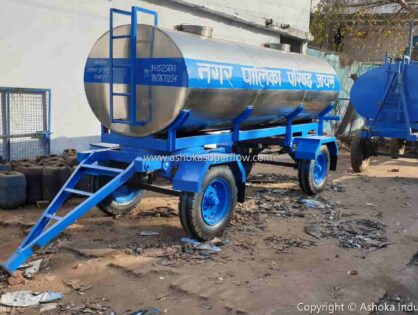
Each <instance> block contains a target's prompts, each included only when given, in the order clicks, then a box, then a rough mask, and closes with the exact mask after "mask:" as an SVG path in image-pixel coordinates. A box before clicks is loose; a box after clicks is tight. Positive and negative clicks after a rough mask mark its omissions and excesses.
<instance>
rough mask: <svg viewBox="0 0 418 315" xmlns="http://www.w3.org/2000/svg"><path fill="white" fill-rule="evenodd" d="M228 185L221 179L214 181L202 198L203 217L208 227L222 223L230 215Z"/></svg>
mask: <svg viewBox="0 0 418 315" xmlns="http://www.w3.org/2000/svg"><path fill="white" fill-rule="evenodd" d="M230 199H231V198H230V190H229V185H228V183H227V182H226V181H225V180H224V179H221V178H216V179H214V180H213V181H212V182H211V183H210V184H209V185H208V186H207V187H206V190H205V192H204V194H203V198H202V217H203V221H204V222H205V223H206V224H208V225H216V224H218V223H220V222H222V221H223V220H224V219H225V218H226V217H227V216H228V214H229V211H230V207H231V201H230Z"/></svg>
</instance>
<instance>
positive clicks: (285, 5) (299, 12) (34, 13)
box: [0, 0, 310, 153]
mask: <svg viewBox="0 0 418 315" xmlns="http://www.w3.org/2000/svg"><path fill="white" fill-rule="evenodd" d="M192 1H193V3H197V4H202V5H207V6H209V7H211V8H212V9H216V10H221V11H224V13H228V14H233V13H234V12H237V13H238V14H239V16H240V18H243V19H248V20H250V21H253V22H257V23H262V21H261V20H260V19H261V17H263V16H264V15H265V16H266V17H267V18H273V19H274V20H275V21H278V20H280V19H283V23H289V24H291V26H294V27H297V28H300V29H302V30H307V29H308V25H309V14H307V12H309V10H310V4H309V3H310V1H309V0H293V1H292V2H290V1H288V0H260V1H255V0H232V1H226V0H212V1H210V0H192ZM132 5H137V6H143V7H145V8H149V9H152V10H156V11H158V13H159V17H160V25H161V26H162V27H168V28H172V27H173V26H174V25H176V24H180V23H194V24H202V25H209V26H213V27H214V29H215V31H214V36H215V37H218V38H224V39H229V40H235V41H242V42H248V43H252V44H255V45H260V44H261V43H264V42H267V41H274V40H275V39H276V40H277V38H274V37H275V36H271V35H265V34H262V33H260V31H251V30H248V29H242V28H239V27H236V26H229V25H226V24H223V23H221V22H219V21H214V20H211V19H210V18H205V17H204V16H202V15H200V16H195V15H192V14H189V13H187V12H184V8H181V9H180V8H178V9H175V8H173V7H172V6H170V8H168V7H165V6H157V5H154V4H150V3H149V2H146V1H139V0H137V1H133V0H0V86H15V87H32V88H50V89H52V132H53V143H52V150H53V152H55V153H57V152H60V151H62V150H63V149H64V148H66V147H76V148H78V149H84V148H86V147H87V145H88V143H91V142H97V141H99V138H98V137H97V135H98V134H99V133H100V126H99V123H98V121H97V120H96V118H95V117H94V116H93V114H92V112H91V110H90V107H89V106H88V104H87V100H86V97H85V94H84V87H83V69H84V62H85V60H86V58H87V56H88V53H89V50H90V48H91V46H92V45H93V43H94V42H95V41H96V39H97V38H98V37H99V36H100V35H102V34H103V33H104V32H106V31H107V30H108V28H109V9H110V8H111V7H115V8H120V9H125V10H129V9H130V7H131V6H132ZM292 12H293V13H292ZM272 15H274V16H272ZM276 16H277V18H275V17H276ZM285 18H287V19H285ZM292 20H293V22H292ZM146 21H150V20H146ZM262 24H263V25H264V23H262Z"/></svg>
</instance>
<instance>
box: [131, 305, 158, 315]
mask: <svg viewBox="0 0 418 315" xmlns="http://www.w3.org/2000/svg"><path fill="white" fill-rule="evenodd" d="M160 314H161V310H160V309H159V308H155V307H153V308H150V309H148V310H138V311H135V312H133V313H130V314H129V315H160Z"/></svg>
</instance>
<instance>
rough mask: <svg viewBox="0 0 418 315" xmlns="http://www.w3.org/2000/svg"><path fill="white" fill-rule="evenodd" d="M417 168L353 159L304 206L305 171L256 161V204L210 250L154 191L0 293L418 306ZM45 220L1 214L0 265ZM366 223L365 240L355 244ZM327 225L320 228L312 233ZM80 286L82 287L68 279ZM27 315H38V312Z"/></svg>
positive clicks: (50, 251) (250, 198) (97, 301)
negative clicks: (192, 244) (196, 242)
mask: <svg viewBox="0 0 418 315" xmlns="http://www.w3.org/2000/svg"><path fill="white" fill-rule="evenodd" d="M416 163H417V162H416V161H413V160H403V159H400V160H389V159H386V158H377V159H375V160H374V161H373V162H372V167H371V168H369V170H368V171H367V172H365V173H363V174H361V175H358V174H354V173H352V172H351V167H350V163H349V156H348V154H347V153H344V152H343V153H342V154H341V156H340V160H339V165H338V171H337V172H332V174H331V178H330V181H329V182H328V187H327V189H326V191H325V192H323V193H322V195H321V196H320V197H319V198H318V199H317V200H318V201H320V202H321V205H322V206H323V207H322V208H308V207H306V206H305V205H303V204H302V203H301V202H300V199H301V198H306V196H304V195H303V194H302V193H301V192H300V190H299V187H298V183H297V173H296V171H295V170H292V169H284V168H280V167H273V166H268V165H256V166H255V168H254V172H253V174H254V175H253V177H252V181H251V183H250V184H249V185H248V186H249V188H248V195H247V202H246V203H245V204H243V205H241V206H239V207H238V209H237V211H236V214H235V217H234V219H233V221H232V224H231V226H230V227H229V228H228V230H227V232H226V233H225V236H224V240H228V241H229V243H228V244H226V245H223V246H221V247H220V248H221V249H222V251H221V252H220V253H217V254H211V255H203V253H199V252H196V251H193V250H192V249H190V248H189V247H187V246H184V245H182V242H181V240H180V239H181V238H182V237H186V235H185V232H184V231H183V230H182V228H181V225H180V222H179V218H178V216H177V198H175V197H166V196H162V195H157V194H150V195H147V196H146V198H145V199H144V200H143V201H142V202H141V204H140V205H139V206H138V207H137V209H136V210H135V211H133V212H132V213H131V214H130V215H129V216H128V217H122V218H117V219H113V218H109V217H107V216H105V215H104V214H102V213H101V212H100V211H99V210H97V209H94V210H93V211H91V212H90V213H89V214H88V215H87V216H86V217H85V218H83V219H82V220H80V221H79V222H77V223H76V224H74V225H73V226H71V228H69V229H67V230H66V231H65V232H64V233H63V234H62V235H61V236H60V237H59V239H58V240H56V241H55V242H54V243H53V244H52V245H51V246H49V247H48V248H47V249H46V250H43V251H40V252H39V253H38V254H37V255H36V257H35V258H43V259H44V262H43V268H42V269H41V271H40V272H39V273H37V274H36V275H35V277H34V278H33V279H26V280H25V282H24V283H21V284H15V285H13V286H9V287H7V288H4V289H0V292H1V291H3V292H9V291H17V290H23V289H25V290H33V291H46V290H53V291H59V292H62V293H63V294H64V298H63V300H62V301H60V302H59V308H58V309H56V310H53V311H50V312H49V313H50V314H58V313H60V312H61V313H64V314H82V313H100V312H101V313H102V314H111V311H110V310H111V309H112V310H114V311H115V312H116V313H117V314H129V313H131V312H133V311H135V310H138V309H146V308H149V307H157V308H160V309H161V311H162V312H163V313H167V314H260V315H261V314H298V313H303V312H302V311H300V309H301V307H304V306H305V305H307V306H309V305H330V304H335V303H337V304H344V305H345V306H347V305H348V304H349V303H355V305H356V307H357V308H356V310H354V311H353V312H350V311H348V310H347V309H345V310H344V311H341V312H336V313H339V314H368V313H370V310H365V309H364V308H362V307H361V306H362V305H364V304H363V303H365V304H366V305H369V304H371V303H376V305H379V303H380V304H382V303H386V302H387V303H395V302H399V303H407V302H408V303H409V302H411V303H416V304H417V305H418V255H417V253H418V168H417V164H416ZM77 202H79V200H77V199H72V200H71V201H70V202H69V203H68V204H67V208H71V206H74V205H76V204H77ZM172 209H174V210H172ZM40 214H41V212H40V210H39V209H36V208H34V207H26V208H22V209H18V210H13V211H0V226H1V228H0V260H1V261H3V260H5V259H6V258H7V257H8V255H10V254H11V253H12V252H13V251H14V249H15V248H17V246H18V245H19V243H20V242H21V240H22V237H23V236H24V234H25V233H26V232H27V231H28V229H29V228H30V226H31V225H32V224H34V221H35V220H36V219H37V217H38V216H39V215H40ZM364 222H366V227H365V228H364V226H363V230H361V231H363V232H364V231H366V232H364V233H366V234H363V236H362V237H359V238H357V241H358V242H359V243H356V242H354V243H353V242H352V241H353V238H352V237H354V236H356V235H357V236H358V235H361V233H362V232H359V230H358V227H359V226H360V224H365V223H364ZM356 224H359V225H356ZM318 226H319V227H320V229H323V230H322V232H321V231H320V232H321V233H320V232H318V230H315V228H312V227H318ZM347 226H349V228H347ZM342 227H343V228H342ZM350 229H353V230H352V231H351V232H350ZM141 231H155V232H158V233H159V235H156V236H140V235H139V233H140V232H141ZM315 231H316V232H315ZM344 231H345V232H344ZM347 231H349V232H347ZM307 232H308V233H309V234H308V233H307ZM343 233H345V234H343ZM350 242H351V243H350ZM344 244H345V245H344ZM347 244H348V245H347ZM350 244H352V246H350ZM342 246H348V247H342ZM350 247H361V248H350ZM76 280H77V281H79V282H81V284H82V285H81V286H82V287H83V286H84V287H83V288H82V289H81V291H83V292H79V291H77V290H75V289H73V288H72V287H71V286H69V285H66V284H65V282H68V281H76ZM300 303H303V304H300ZM0 310H3V311H5V312H6V311H8V310H7V309H4V308H3V309H1V308H0ZM0 313H1V311H0ZM17 313H23V314H39V308H33V309H17ZM307 313H309V312H307ZM319 313H320V314H327V313H331V312H330V311H329V309H328V311H324V310H323V311H321V312H319ZM377 313H379V312H377ZM417 313H418V312H417ZM43 314H47V312H44V313H43ZM391 314H398V313H391ZM399 314H402V313H399Z"/></svg>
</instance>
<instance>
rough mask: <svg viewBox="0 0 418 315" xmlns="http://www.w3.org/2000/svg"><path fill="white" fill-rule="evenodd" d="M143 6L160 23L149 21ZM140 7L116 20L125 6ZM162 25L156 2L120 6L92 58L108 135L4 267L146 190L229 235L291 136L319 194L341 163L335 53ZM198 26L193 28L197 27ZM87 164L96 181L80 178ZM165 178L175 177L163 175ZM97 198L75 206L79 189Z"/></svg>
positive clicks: (302, 175)
mask: <svg viewBox="0 0 418 315" xmlns="http://www.w3.org/2000/svg"><path fill="white" fill-rule="evenodd" d="M138 13H145V14H151V15H152V16H153V17H154V19H155V23H154V25H144V24H138V23H137V22H138V21H137V19H138ZM115 14H122V15H126V16H129V17H130V18H131V24H130V25H122V26H118V27H114V25H113V17H114V15H115ZM181 29H182V30H183V31H178V30H168V29H162V28H159V27H158V15H157V13H156V12H153V11H149V10H146V9H143V8H139V7H133V8H132V11H122V10H118V9H111V12H110V30H109V31H108V32H107V33H105V34H104V35H103V36H101V37H100V38H99V39H98V40H97V42H96V43H95V44H94V46H93V48H92V49H91V52H90V55H89V56H88V58H87V62H86V66H85V73H84V83H85V91H86V95H87V99H88V103H89V104H90V106H91V109H92V110H93V112H94V114H95V115H96V117H97V119H98V120H99V121H100V122H101V124H102V135H101V137H102V144H100V145H96V146H95V147H94V148H93V149H92V150H91V151H88V152H82V153H80V154H79V156H78V158H79V161H80V164H79V166H78V168H77V170H76V171H75V172H74V173H73V175H72V177H71V178H70V179H69V180H68V182H67V183H66V185H65V186H64V187H63V188H62V190H61V191H60V193H59V194H58V195H57V197H56V198H55V199H54V200H53V201H52V203H51V204H50V206H49V207H48V208H47V209H46V211H45V213H44V214H43V215H42V217H41V218H40V220H39V222H38V223H37V224H36V226H35V227H34V228H33V230H32V232H31V233H30V234H29V235H28V236H27V238H26V239H25V240H24V242H23V243H22V244H21V246H20V247H19V248H18V249H17V250H16V252H15V253H14V254H13V255H12V256H11V257H10V258H9V259H8V261H6V262H5V263H4V264H3V265H2V266H3V267H4V269H6V270H7V271H9V272H13V271H14V270H16V269H17V268H18V266H19V265H20V264H22V263H23V262H24V261H25V260H26V259H27V258H29V257H30V256H31V255H32V254H33V252H34V251H36V250H37V249H39V248H41V247H43V246H45V245H46V244H47V243H48V242H49V241H51V240H52V239H53V238H55V237H56V236H57V235H58V234H59V233H60V232H61V231H63V230H64V229H65V228H66V227H67V226H68V225H70V224H72V223H73V222H74V221H75V220H77V219H79V218H80V217H81V216H83V215H84V214H85V213H86V212H87V211H89V210H90V209H91V208H92V207H94V206H96V205H98V206H99V208H101V209H102V210H104V211H105V212H107V213H108V214H111V215H115V214H120V213H123V212H126V211H129V210H130V209H132V208H133V207H134V206H136V205H137V204H138V202H139V201H140V200H141V197H142V193H143V192H144V191H145V190H150V191H156V192H160V193H165V194H169V195H174V196H178V197H179V216H180V220H181V224H182V226H183V228H184V230H185V231H186V232H187V233H189V234H191V235H192V236H194V237H195V238H197V239H200V240H208V239H211V238H213V237H214V236H216V235H220V234H222V232H223V231H224V229H225V228H226V226H227V225H228V223H229V221H230V219H231V216H232V214H233V211H234V208H235V205H236V203H237V202H244V196H245V183H246V179H247V176H248V174H249V172H250V170H251V165H252V164H253V162H254V161H255V159H256V157H257V155H258V154H259V153H260V152H261V151H262V150H263V149H264V148H266V147H267V146H269V145H277V146H281V151H280V152H281V153H286V154H289V155H290V156H291V158H292V160H293V161H292V162H291V163H290V162H286V163H285V162H274V161H271V163H272V164H276V165H281V166H290V167H294V168H296V169H297V171H298V174H299V182H300V186H301V188H302V190H303V191H304V192H305V193H307V194H310V195H312V194H316V193H319V192H320V191H321V190H322V189H323V188H324V186H325V183H326V180H327V176H328V173H329V171H330V170H335V168H336V165H337V155H338V148H337V144H336V140H335V138H334V137H331V136H326V135H324V134H323V126H324V122H325V121H327V120H335V119H338V117H335V116H330V115H328V114H329V113H330V111H331V110H332V108H333V102H334V101H335V100H336V98H337V95H338V92H339V88H340V85H339V81H338V78H337V76H336V73H335V72H334V70H333V69H332V67H331V66H330V65H328V64H327V63H326V62H325V61H323V60H320V59H316V58H313V57H309V56H306V55H302V54H296V53H290V52H285V51H279V50H275V49H270V48H263V47H255V46H251V45H245V44H240V43H235V42H229V41H224V40H217V39H212V38H210V36H207V35H208V33H209V32H208V29H204V28H203V29H202V30H203V31H204V32H202V33H199V34H196V33H198V32H197V31H196V30H198V29H197V28H196V27H193V26H190V25H183V26H182V27H181ZM187 31H191V32H192V33H190V32H187ZM85 174H88V175H90V176H92V178H93V180H92V187H93V189H92V191H80V190H77V189H75V187H76V184H77V183H78V181H79V180H80V179H81V177H82V176H83V175H85ZM156 177H163V178H165V179H167V180H169V181H170V182H171V184H172V187H171V188H169V189H168V188H165V187H161V186H158V185H157V184H156V182H155V181H154V179H155V178H156ZM72 194H74V195H79V196H83V197H86V199H84V201H83V202H81V203H80V204H79V205H78V206H77V207H76V208H74V209H73V210H72V211H70V212H69V213H67V214H66V215H64V216H59V215H58V214H57V213H58V211H59V209H60V207H61V205H62V204H63V203H64V201H65V200H66V199H67V198H68V197H69V196H70V195H72Z"/></svg>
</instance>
